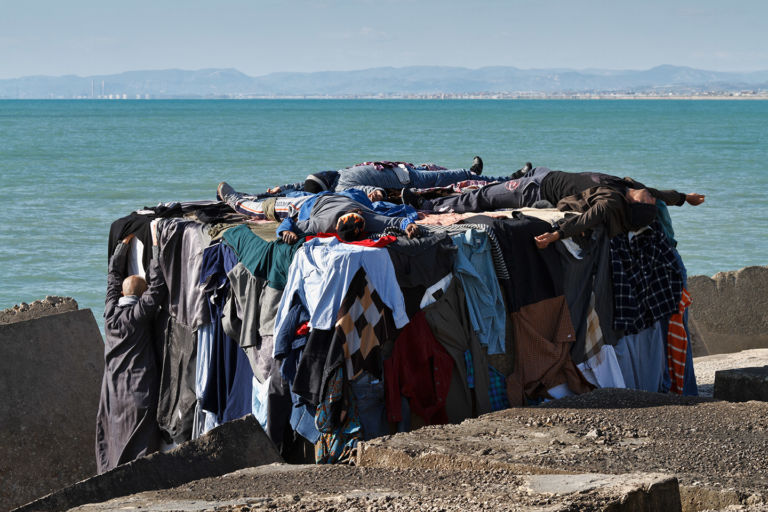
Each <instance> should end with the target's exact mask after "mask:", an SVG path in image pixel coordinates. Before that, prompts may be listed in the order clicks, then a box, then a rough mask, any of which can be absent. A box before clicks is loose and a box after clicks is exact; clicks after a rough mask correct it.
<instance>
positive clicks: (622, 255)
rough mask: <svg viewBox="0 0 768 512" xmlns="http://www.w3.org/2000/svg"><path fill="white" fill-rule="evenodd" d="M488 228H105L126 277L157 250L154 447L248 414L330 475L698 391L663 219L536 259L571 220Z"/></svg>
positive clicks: (197, 218) (176, 208) (135, 216)
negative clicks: (569, 405)
mask: <svg viewBox="0 0 768 512" xmlns="http://www.w3.org/2000/svg"><path fill="white" fill-rule="evenodd" d="M662 206H663V205H662ZM662 211H663V208H662ZM504 213H505V214H504V215H501V216H499V215H494V216H493V217H491V216H487V215H484V214H478V215H474V216H472V217H468V218H462V220H460V221H459V223H457V224H451V225H448V226H439V225H432V224H429V225H427V224H422V225H421V226H420V236H418V237H413V238H409V237H406V236H404V235H403V233H402V231H400V230H399V229H398V228H397V227H394V228H391V229H387V231H386V232H384V233H378V234H377V235H375V236H372V237H371V238H368V239H365V240H358V241H353V242H345V241H342V240H341V239H340V238H339V237H337V236H323V235H320V236H306V237H303V236H302V237H299V239H298V241H297V242H296V243H294V244H287V243H284V242H283V241H282V240H280V239H278V240H268V239H266V238H262V237H261V236H259V235H257V234H256V232H259V229H258V227H259V226H261V224H259V223H257V222H254V220H253V219H252V218H251V217H249V216H248V215H247V214H244V213H242V212H236V211H235V210H233V209H232V208H231V207H229V206H228V205H227V204H226V203H224V202H218V201H216V202H205V201H204V202H190V203H174V204H167V205H161V206H158V207H155V208H146V209H144V210H139V211H137V212H133V213H132V214H130V215H129V216H127V217H124V218H122V219H119V220H117V221H115V223H113V225H112V227H111V231H110V246H109V254H110V255H111V254H112V253H113V251H114V248H115V247H116V246H117V244H118V242H119V241H120V240H122V239H123V238H124V237H126V236H127V235H129V234H134V235H135V238H134V239H133V240H132V241H131V245H130V249H131V252H130V254H129V256H130V258H129V259H130V267H131V273H133V274H140V275H144V273H145V269H148V268H149V261H150V259H151V258H152V249H153V245H156V250H157V258H158V260H159V266H160V269H161V271H162V274H163V277H164V278H165V281H166V283H167V288H168V298H167V301H166V303H165V304H164V305H163V306H162V308H161V311H160V313H159V314H157V315H156V317H155V320H154V326H155V337H156V338H155V344H154V350H155V355H156V362H157V364H156V365H153V366H152V371H155V372H157V373H158V374H157V375H156V381H157V383H158V389H157V395H158V398H157V400H156V403H157V411H156V420H157V426H158V427H159V429H160V431H161V432H162V435H163V437H164V441H165V443H166V445H165V446H166V447H167V446H173V445H174V444H175V443H181V442H183V441H186V440H189V439H193V438H196V437H198V436H200V435H201V434H203V433H205V432H207V431H208V430H210V429H211V428H213V427H215V426H217V425H219V424H222V423H224V422H227V421H230V420H232V419H235V418H239V417H242V416H244V415H246V414H253V415H254V416H255V417H256V418H257V419H258V420H259V422H260V423H261V425H262V426H263V428H264V430H265V432H266V433H267V435H268V436H269V437H270V439H271V440H272V441H273V442H274V443H275V445H276V446H277V447H278V448H279V449H280V450H281V451H282V453H283V454H284V455H285V456H286V457H287V458H289V457H290V455H291V454H295V453H296V451H297V450H306V449H307V447H310V446H311V447H313V449H314V460H315V461H316V462H317V463H336V462H345V461H348V460H350V458H351V457H352V456H353V454H354V451H355V447H356V445H357V443H358V442H359V441H361V440H365V439H370V438H373V437H378V436H381V435H386V434H390V433H394V432H398V431H408V430H410V429H413V428H417V427H420V426H423V425H431V424H441V423H456V422H460V421H462V420H464V419H466V418H472V417H476V416H478V415H480V414H484V413H487V412H490V411H494V410H498V409H503V408H508V407H511V406H523V405H532V404H538V403H541V402H542V401H545V400H550V399H553V398H559V397H563V396H566V395H570V394H578V393H584V392H588V391H590V390H592V389H594V388H596V387H629V388H636V389H642V390H647V391H654V392H658V391H661V392H668V391H671V392H675V393H682V394H690V395H693V394H696V393H697V390H696V381H695V376H694V374H693V367H692V360H691V347H690V344H689V343H687V340H688V328H687V314H686V307H687V305H688V304H689V303H690V297H689V296H688V294H687V292H685V290H684V287H685V279H686V272H685V267H684V266H683V263H682V260H681V259H680V256H679V254H678V253H677V251H676V249H675V243H674V239H673V238H672V232H671V226H670V225H669V223H668V222H667V221H666V220H668V216H666V217H665V216H663V215H660V216H659V220H657V221H655V222H654V223H652V224H651V225H650V226H648V227H646V228H644V229H643V230H641V231H639V232H633V233H630V234H629V235H627V234H620V235H618V236H615V237H613V238H608V236H607V234H606V232H605V230H603V229H601V228H597V229H594V230H592V231H591V233H590V234H589V236H585V237H581V238H580V239H579V240H577V241H574V240H571V239H569V240H564V241H562V242H559V243H554V244H551V245H550V246H548V247H547V248H545V249H538V248H537V247H536V244H535V242H534V240H533V237H534V236H536V235H539V234H541V233H545V232H548V231H551V230H552V227H553V225H555V223H556V222H557V221H559V220H562V219H563V218H564V216H565V215H567V213H563V212H560V211H558V210H555V209H524V210H520V211H510V212H504ZM262 222H263V221H262ZM273 226H274V224H273ZM261 232H262V233H263V230H262V231H261ZM150 284H151V283H150ZM110 414H112V415H113V416H119V415H120V414H121V411H120V410H116V409H115V408H113V410H112V411H110Z"/></svg>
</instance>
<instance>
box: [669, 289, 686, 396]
mask: <svg viewBox="0 0 768 512" xmlns="http://www.w3.org/2000/svg"><path fill="white" fill-rule="evenodd" d="M690 305H691V295H690V294H689V293H688V290H686V289H685V288H683V294H682V297H681V298H680V303H679V304H678V307H677V313H674V314H673V315H672V316H671V317H670V318H669V327H668V329H667V369H668V371H669V375H670V376H671V378H672V385H671V387H670V392H672V393H677V394H678V395H682V394H683V388H684V386H685V355H686V352H687V350H688V333H687V332H686V330H685V324H684V320H683V315H684V314H685V310H686V309H687V308H688V306H690Z"/></svg>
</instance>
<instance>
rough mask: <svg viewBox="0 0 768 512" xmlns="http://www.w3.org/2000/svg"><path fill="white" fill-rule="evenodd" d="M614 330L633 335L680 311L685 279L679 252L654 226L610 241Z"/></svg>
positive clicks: (656, 224)
mask: <svg viewBox="0 0 768 512" xmlns="http://www.w3.org/2000/svg"><path fill="white" fill-rule="evenodd" d="M611 266H612V276H613V297H614V318H613V322H614V328H615V329H616V330H617V331H624V332H625V333H626V334H633V333H638V332H640V331H642V330H643V329H646V328H648V327H650V326H651V325H653V324H654V322H656V321H658V320H661V319H664V320H665V321H666V319H668V318H669V316H670V315H671V314H672V313H674V312H676V311H677V305H678V303H679V302H680V295H681V293H682V290H683V276H682V273H681V271H680V269H679V267H678V264H677V258H676V251H675V249H674V248H673V247H672V245H671V244H670V242H669V239H668V238H667V237H666V235H664V233H663V232H662V230H661V229H660V228H659V225H658V223H656V222H654V223H653V224H651V225H650V226H649V227H648V228H647V229H645V230H644V231H642V232H641V233H638V234H635V235H633V236H628V235H623V234H622V235H619V236H616V237H614V238H612V239H611Z"/></svg>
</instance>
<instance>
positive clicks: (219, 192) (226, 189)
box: [216, 181, 235, 203]
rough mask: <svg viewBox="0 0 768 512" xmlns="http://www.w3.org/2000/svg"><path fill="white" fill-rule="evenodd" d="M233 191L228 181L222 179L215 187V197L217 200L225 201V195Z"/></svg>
mask: <svg viewBox="0 0 768 512" xmlns="http://www.w3.org/2000/svg"><path fill="white" fill-rule="evenodd" d="M234 193H235V189H233V188H232V187H231V186H229V183H227V182H226V181H222V182H221V183H219V186H218V187H216V197H217V198H218V200H219V201H223V202H225V203H226V202H227V196H230V195H232V194H234Z"/></svg>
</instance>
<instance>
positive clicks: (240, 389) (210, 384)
mask: <svg viewBox="0 0 768 512" xmlns="http://www.w3.org/2000/svg"><path fill="white" fill-rule="evenodd" d="M237 263H238V261H237V257H236V255H235V252H234V251H233V250H232V249H231V248H230V247H229V246H227V245H225V244H221V243H219V244H216V245H212V246H210V247H208V248H206V249H205V250H204V251H203V264H202V271H201V272H200V283H201V284H203V285H205V287H204V289H205V293H206V296H207V297H208V302H209V306H210V308H209V309H210V319H211V323H212V325H213V333H212V334H213V346H212V347H211V362H210V366H209V368H208V381H207V383H206V386H205V389H204V390H203V397H202V402H201V405H202V407H203V409H205V410H206V411H210V412H212V413H214V414H216V419H217V421H218V422H219V423H224V422H227V421H230V420H233V419H237V418H241V417H243V416H245V415H246V414H250V413H251V409H252V402H251V395H252V393H253V370H252V369H251V364H250V362H249V361H248V356H247V355H246V354H245V352H244V351H243V350H241V349H240V346H239V345H238V344H237V342H236V341H235V340H233V339H232V338H230V337H229V336H227V335H226V334H225V333H224V328H223V327H222V325H221V317H222V314H223V310H224V302H225V301H226V298H227V292H228V291H229V281H228V280H227V272H229V271H230V270H232V268H233V267H234V266H235V265H237Z"/></svg>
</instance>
